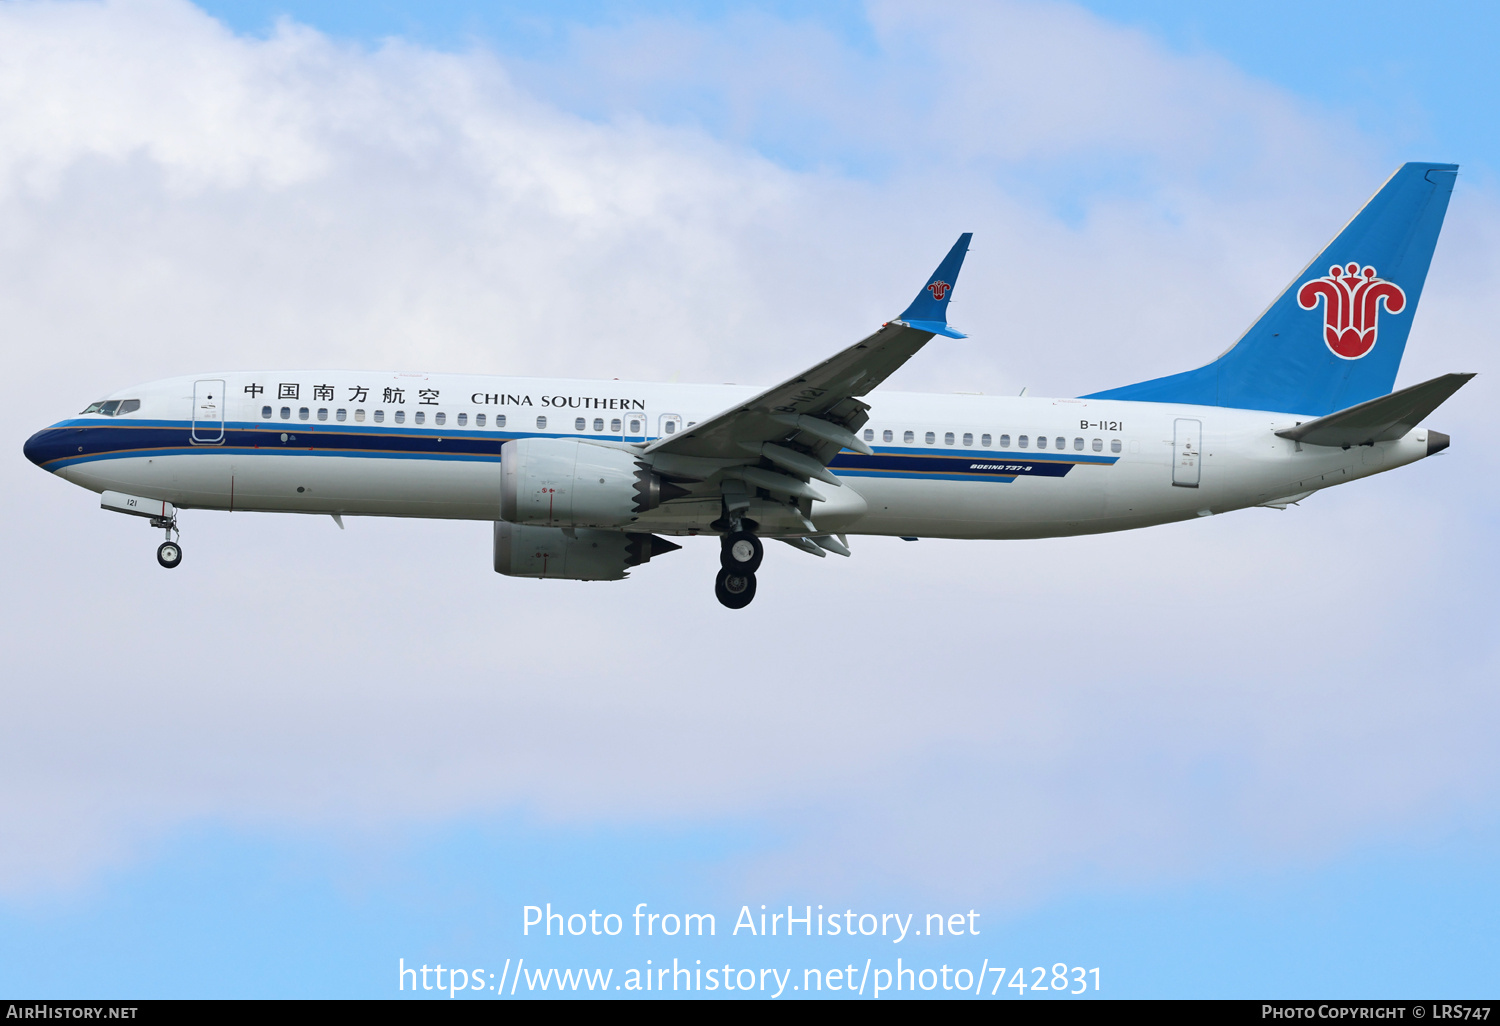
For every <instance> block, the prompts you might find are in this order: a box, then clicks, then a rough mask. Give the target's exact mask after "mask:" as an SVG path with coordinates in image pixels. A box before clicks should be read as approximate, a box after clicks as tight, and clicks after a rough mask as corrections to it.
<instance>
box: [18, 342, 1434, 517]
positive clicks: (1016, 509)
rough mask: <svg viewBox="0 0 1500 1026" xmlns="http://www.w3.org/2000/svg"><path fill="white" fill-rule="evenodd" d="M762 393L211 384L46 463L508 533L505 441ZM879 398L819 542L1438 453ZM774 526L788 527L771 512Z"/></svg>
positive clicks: (627, 427) (73, 439)
mask: <svg viewBox="0 0 1500 1026" xmlns="http://www.w3.org/2000/svg"><path fill="white" fill-rule="evenodd" d="M758 391H759V389H756V388H750V387H744V386H736V385H679V384H646V383H639V382H621V381H569V380H560V379H541V378H501V377H481V376H471V375H441V374H432V375H427V374H391V373H384V372H382V373H365V372H322V371H317V372H314V371H297V372H257V373H245V372H234V373H217V374H206V375H201V376H198V377H184V378H174V379H169V380H165V381H159V382H155V383H152V384H149V385H145V386H142V387H139V388H133V389H129V390H125V391H121V392H118V393H116V394H115V395H114V396H113V397H111V398H114V399H120V400H139V408H138V409H135V410H133V411H131V412H128V413H123V414H118V415H115V416H103V415H100V414H98V413H94V414H88V415H80V416H77V417H74V418H70V419H68V420H65V421H61V422H59V423H58V424H56V425H54V426H53V427H52V428H50V429H48V430H47V432H44V433H42V434H45V435H46V446H45V455H46V456H47V457H48V458H47V459H46V460H45V461H43V460H38V461H39V462H41V464H42V465H43V466H45V467H46V468H47V469H50V470H53V471H54V472H55V473H57V474H58V475H59V476H61V477H64V478H66V479H67V480H69V481H72V482H73V483H75V484H78V485H81V486H83V487H85V488H88V489H91V490H93V491H96V492H103V491H106V490H109V491H115V492H122V493H128V494H130V495H137V496H146V497H149V498H152V499H160V500H165V501H167V502H171V503H173V504H174V505H176V506H177V507H179V508H185V509H217V510H234V511H261V512H277V513H318V514H340V515H353V516H358V515H369V516H395V517H442V518H457V519H470V520H495V519H497V518H498V516H499V512H498V511H499V493H500V480H501V472H500V446H501V445H502V443H503V442H505V441H507V440H509V439H512V438H524V437H536V436H545V437H580V438H587V439H596V440H601V441H604V442H607V443H609V444H612V445H616V446H620V445H627V446H628V445H636V444H643V443H645V442H647V441H649V440H652V439H655V438H658V437H660V436H662V435H664V434H668V433H674V432H676V431H678V430H682V429H685V428H687V427H689V426H691V425H692V424H694V423H696V422H699V421H704V420H707V419H708V418H709V417H711V416H713V415H714V414H716V413H718V412H720V411H722V410H724V409H726V408H729V407H731V406H733V405H735V404H736V403H740V402H743V401H744V400H746V399H747V398H749V397H750V396H752V395H754V394H756V393H757V392H758ZM866 401H867V402H869V403H870V406H871V411H870V419H869V421H868V423H867V424H866V425H865V426H864V427H863V428H862V429H861V430H860V432H859V436H860V437H861V438H863V439H867V440H868V444H869V445H870V446H871V447H872V448H873V449H874V450H875V455H874V456H873V457H868V456H859V455H857V454H853V453H849V452H845V453H843V454H842V455H841V456H840V457H839V458H838V459H837V460H835V462H834V463H833V465H832V467H831V469H832V470H833V472H834V473H835V474H837V475H838V476H839V478H840V479H841V480H842V481H843V487H842V488H832V487H828V486H826V485H818V489H819V490H820V491H822V492H823V493H824V494H825V496H826V500H827V501H826V502H814V503H812V505H811V507H810V510H811V512H810V515H811V518H812V520H813V522H814V523H815V524H816V525H817V527H818V528H819V529H820V530H827V531H836V532H840V533H848V534H883V535H902V536H925V537H946V538H1037V537H1046V536H1054V535H1072V534H1086V533H1094V532H1101V531H1117V530H1125V529H1128V528H1135V527H1144V526H1147V525H1151V524H1160V523H1166V522H1170V521H1174V520H1184V519H1189V518H1192V517H1194V516H1200V515H1208V514H1210V513H1222V512H1226V511H1228V510H1232V509H1240V508H1243V507H1247V506H1257V505H1265V504H1270V503H1275V502H1276V501H1277V500H1285V499H1288V498H1289V497H1300V496H1301V495H1303V494H1306V493H1308V492H1312V491H1315V490H1317V489H1319V488H1324V487H1327V486H1330V485H1334V484H1342V483H1344V482H1346V481H1351V480H1353V479H1355V478H1359V477H1365V476H1368V475H1370V474H1374V473H1379V472H1381V471H1383V470H1389V469H1391V468H1393V467H1396V466H1401V465H1404V464H1406V463H1411V462H1413V461H1415V460H1417V459H1420V458H1422V457H1423V456H1425V455H1426V454H1427V433H1426V431H1425V430H1423V429H1420V428H1419V429H1416V430H1414V431H1412V432H1410V433H1408V434H1407V435H1406V437H1404V438H1401V439H1398V440H1396V441H1390V442H1381V443H1377V444H1375V445H1373V446H1356V447H1353V448H1350V449H1342V448H1334V447H1326V446H1315V445H1301V446H1299V445H1298V444H1296V443H1294V442H1292V441H1288V440H1286V439H1283V438H1279V437H1277V436H1276V434H1275V433H1274V432H1275V431H1277V430H1279V429H1284V428H1288V427H1292V426H1294V425H1295V424H1297V423H1298V422H1299V421H1300V420H1307V419H1311V418H1310V417H1301V418H1299V417H1296V416H1293V415H1288V414H1279V413H1264V412H1256V411H1249V410H1234V409H1224V408H1220V407H1208V406H1183V405H1171V404H1161V403H1139V402H1125V401H1119V400H1096V399H1045V398H1023V397H994V396H982V395H922V394H912V393H900V392H881V391H877V392H875V393H872V394H870V395H869V396H867V397H866ZM195 411H196V412H195ZM580 425H581V426H580ZM38 437H41V436H40V435H39V436H38ZM1023 439H1024V443H1023ZM1039 439H1040V440H1042V441H1043V442H1044V444H1039ZM75 443H76V444H75ZM39 451H40V450H39ZM28 455H32V450H31V449H30V448H28ZM33 458H34V459H37V456H35V455H33ZM719 515H720V508H719V504H718V501H717V500H714V501H709V500H707V499H704V500H702V501H691V500H690V501H686V502H677V503H669V504H666V505H664V506H662V507H661V508H659V509H657V510H654V511H652V512H650V513H647V514H645V515H643V516H642V517H641V519H640V521H639V523H638V525H635V526H633V527H632V530H647V531H653V532H656V533H660V534H678V535H680V534H693V533H698V532H704V531H708V530H709V524H710V523H711V522H712V521H713V520H715V519H716V518H717V517H718V516H719ZM787 530H788V531H791V528H790V527H788V528H787ZM765 531H766V533H768V534H772V535H774V534H776V533H777V532H778V527H777V525H776V523H775V522H774V518H773V522H770V523H768V524H767V526H766V528H765ZM795 533H806V532H805V528H804V529H800V530H797V531H796V532H795Z"/></svg>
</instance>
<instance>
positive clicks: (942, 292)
mask: <svg viewBox="0 0 1500 1026" xmlns="http://www.w3.org/2000/svg"><path fill="white" fill-rule="evenodd" d="M908 287H910V286H908ZM952 288H953V286H952V285H949V284H948V283H947V282H945V281H935V282H933V283H932V284H931V285H929V286H927V291H928V292H931V293H932V298H933V299H936V300H937V301H938V302H939V303H941V302H942V301H943V297H944V296H946V295H947V294H948V293H949V291H951V290H952Z"/></svg>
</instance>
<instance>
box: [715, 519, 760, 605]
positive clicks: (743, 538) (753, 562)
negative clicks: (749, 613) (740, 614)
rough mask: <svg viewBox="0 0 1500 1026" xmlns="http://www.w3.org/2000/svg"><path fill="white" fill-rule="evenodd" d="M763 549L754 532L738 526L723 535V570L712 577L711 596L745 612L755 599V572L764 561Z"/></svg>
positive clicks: (721, 551) (721, 553)
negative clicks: (712, 590) (712, 587)
mask: <svg viewBox="0 0 1500 1026" xmlns="http://www.w3.org/2000/svg"><path fill="white" fill-rule="evenodd" d="M765 554H766V550H765V546H763V545H761V543H760V539H759V538H757V537H756V536H755V532H753V531H747V530H745V529H744V528H743V526H737V527H736V528H735V529H734V530H732V531H730V532H729V533H728V534H726V535H725V536H724V540H723V547H722V548H721V549H720V551H719V565H720V566H721V567H722V569H721V570H720V571H719V575H718V577H716V578H714V596H715V597H716V598H717V599H718V600H719V602H720V603H721V604H723V605H725V606H727V607H728V608H730V609H744V608H745V607H746V606H748V605H749V604H750V601H751V600H752V599H753V598H755V571H756V570H758V569H760V561H761V560H762V559H764V558H765Z"/></svg>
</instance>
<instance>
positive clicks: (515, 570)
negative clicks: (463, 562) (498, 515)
mask: <svg viewBox="0 0 1500 1026" xmlns="http://www.w3.org/2000/svg"><path fill="white" fill-rule="evenodd" d="M680 548H682V546H681V545H674V544H673V543H672V542H669V541H667V540H666V539H665V538H658V537H657V536H656V535H654V534H626V533H625V532H624V531H596V530H590V529H588V528H580V529H578V530H572V529H567V530H565V529H563V528H561V527H533V526H531V525H529V524H508V523H506V522H505V521H503V520H500V521H496V523H495V572H496V573H502V574H505V576H507V577H546V578H550V579H561V580H568V581H618V580H620V579H622V578H624V577H625V576H627V573H628V571H629V570H630V568H631V567H633V566H640V565H641V564H642V563H646V562H649V561H650V559H651V557H652V556H660V555H661V554H662V553H665V552H671V551H673V550H674V549H680Z"/></svg>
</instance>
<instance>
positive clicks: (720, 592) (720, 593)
mask: <svg viewBox="0 0 1500 1026" xmlns="http://www.w3.org/2000/svg"><path fill="white" fill-rule="evenodd" d="M714 596H715V597H716V598H718V600H719V602H720V604H722V605H724V606H727V607H728V608H730V609H744V608H745V607H746V606H748V605H749V604H750V600H751V599H753V598H755V575H754V574H747V573H743V572H742V571H739V570H720V571H719V576H718V577H716V578H715V579H714Z"/></svg>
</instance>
